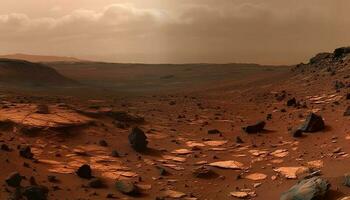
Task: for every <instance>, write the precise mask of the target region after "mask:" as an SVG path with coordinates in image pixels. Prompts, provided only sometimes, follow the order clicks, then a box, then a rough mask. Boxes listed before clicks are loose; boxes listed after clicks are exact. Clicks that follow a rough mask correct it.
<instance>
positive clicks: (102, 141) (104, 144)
mask: <svg viewBox="0 0 350 200" xmlns="http://www.w3.org/2000/svg"><path fill="white" fill-rule="evenodd" d="M98 144H99V145H100V146H102V147H106V146H108V143H107V142H106V140H100V141H99V142H98Z"/></svg>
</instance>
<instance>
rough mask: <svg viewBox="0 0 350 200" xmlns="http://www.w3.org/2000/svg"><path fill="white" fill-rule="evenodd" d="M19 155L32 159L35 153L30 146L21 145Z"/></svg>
mask: <svg viewBox="0 0 350 200" xmlns="http://www.w3.org/2000/svg"><path fill="white" fill-rule="evenodd" d="M19 155H20V156H22V157H23V158H27V159H32V158H33V157H34V154H33V153H32V151H31V149H30V146H25V147H21V148H20V149H19Z"/></svg>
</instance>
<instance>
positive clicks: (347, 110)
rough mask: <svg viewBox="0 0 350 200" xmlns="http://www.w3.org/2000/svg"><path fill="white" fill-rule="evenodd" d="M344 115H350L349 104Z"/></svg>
mask: <svg viewBox="0 0 350 200" xmlns="http://www.w3.org/2000/svg"><path fill="white" fill-rule="evenodd" d="M343 115H344V116H346V117H347V116H350V106H348V107H347V108H346V110H345V112H344V114H343Z"/></svg>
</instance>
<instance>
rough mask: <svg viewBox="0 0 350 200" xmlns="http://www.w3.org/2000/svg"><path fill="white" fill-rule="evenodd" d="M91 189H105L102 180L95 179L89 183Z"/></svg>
mask: <svg viewBox="0 0 350 200" xmlns="http://www.w3.org/2000/svg"><path fill="white" fill-rule="evenodd" d="M89 187H91V188H103V187H104V183H103V181H102V180H101V179H99V178H94V179H92V180H91V181H90V182H89Z"/></svg>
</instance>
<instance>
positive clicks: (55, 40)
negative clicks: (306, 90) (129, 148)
mask: <svg viewBox="0 0 350 200" xmlns="http://www.w3.org/2000/svg"><path fill="white" fill-rule="evenodd" d="M349 8H350V1H348V0H337V1H331V0H128V1H126V0H22V1H14V0H1V2H0V54H11V53H28V54H43V55H59V56H75V57H79V58H85V59H96V60H104V61H114V62H145V63H185V62H220V63H222V62H251V63H252V62H255V63H262V64H268V63H269V64H294V63H300V62H302V61H306V60H307V59H308V58H309V57H310V56H312V55H314V54H315V53H317V52H320V51H331V50H333V49H334V48H336V47H338V46H348V45H350V34H349V33H350V12H349V11H348V9H349Z"/></svg>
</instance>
